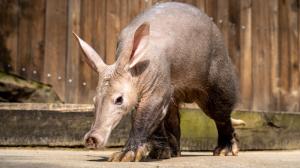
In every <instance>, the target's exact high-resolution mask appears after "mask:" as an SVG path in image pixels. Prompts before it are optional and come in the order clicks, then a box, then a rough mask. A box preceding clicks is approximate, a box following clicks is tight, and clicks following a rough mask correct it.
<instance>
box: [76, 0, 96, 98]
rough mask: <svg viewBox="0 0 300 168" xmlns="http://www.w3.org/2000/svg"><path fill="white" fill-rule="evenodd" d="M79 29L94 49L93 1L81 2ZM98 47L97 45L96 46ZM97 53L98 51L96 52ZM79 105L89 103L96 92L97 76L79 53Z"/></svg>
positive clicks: (94, 22) (83, 37)
mask: <svg viewBox="0 0 300 168" xmlns="http://www.w3.org/2000/svg"><path fill="white" fill-rule="evenodd" d="M81 2H82V3H81V19H80V20H81V21H80V22H81V23H80V24H81V27H80V32H81V33H80V35H81V37H82V39H84V40H85V41H86V42H87V43H89V44H90V45H91V46H92V47H93V48H95V46H96V45H95V43H94V42H93V40H94V39H95V38H97V37H95V32H96V31H95V25H97V24H96V21H95V18H96V16H95V0H93V1H81ZM97 45H99V44H97ZM97 52H98V53H99V51H97ZM79 65H80V68H79V85H78V86H79V95H82V96H80V97H79V99H78V102H79V103H91V102H92V98H93V96H94V92H95V90H96V85H97V78H98V75H97V73H96V72H95V70H93V69H92V68H91V67H90V66H89V65H88V64H87V63H86V61H85V57H84V55H83V52H81V51H80V62H79Z"/></svg>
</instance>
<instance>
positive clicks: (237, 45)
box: [0, 0, 300, 111]
mask: <svg viewBox="0 0 300 168" xmlns="http://www.w3.org/2000/svg"><path fill="white" fill-rule="evenodd" d="M181 2H186V3H190V4H193V5H195V6H197V7H199V8H200V9H202V10H203V11H205V12H206V13H207V14H208V15H209V16H211V17H212V18H213V19H214V21H215V23H216V24H217V25H218V27H219V28H220V29H221V31H222V33H223V35H224V39H225V42H226V45H227V47H228V50H229V53H230V56H231V58H232V60H233V62H234V64H235V66H236V69H237V73H238V75H239V77H240V84H241V86H240V90H241V103H240V105H239V108H243V109H248V110H264V111H279V110H280V111H300V107H299V106H300V105H299V104H300V80H299V78H300V66H299V64H300V35H299V32H300V7H299V6H300V2H299V0H182V1H181ZM155 3H157V1H156V0H0V54H1V55H0V56H1V57H0V66H1V69H4V70H6V71H9V72H11V73H15V74H18V75H21V76H23V77H25V78H27V79H33V80H37V81H41V82H44V83H48V84H51V85H53V87H54V89H55V90H56V92H57V93H58V94H59V96H60V98H61V99H62V100H64V101H65V102H69V103H91V99H92V97H93V95H94V93H95V87H96V85H97V75H96V73H94V72H93V71H92V70H91V68H90V67H88V65H87V64H86V63H85V62H84V60H83V59H82V56H81V55H82V53H80V50H79V47H78V45H77V43H76V42H75V40H74V38H73V37H72V31H74V32H76V33H78V34H79V35H80V36H81V37H82V38H83V39H84V40H86V41H87V42H88V43H90V44H91V45H92V46H93V47H94V48H95V49H96V50H97V51H98V52H99V53H100V54H101V56H102V57H103V59H104V60H105V61H106V62H107V63H109V64H111V63H113V62H114V61H115V55H114V54H115V48H116V40H117V36H118V33H119V32H120V30H121V29H122V28H123V27H125V26H126V25H127V24H128V22H130V20H131V19H132V18H134V17H135V16H136V15H137V14H138V13H139V12H141V11H143V10H145V9H146V8H149V7H150V6H152V5H153V4H155ZM3 42H4V43H3Z"/></svg>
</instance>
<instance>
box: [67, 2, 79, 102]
mask: <svg viewBox="0 0 300 168" xmlns="http://www.w3.org/2000/svg"><path fill="white" fill-rule="evenodd" d="M80 9H81V0H70V1H69V5H68V32H67V40H68V42H67V45H68V47H67V52H68V53H67V60H66V77H65V79H66V81H67V82H66V83H65V87H66V102H74V103H77V102H78V96H77V95H78V94H79V89H80V84H79V71H78V70H79V60H80V52H81V51H80V47H79V45H78V43H77V41H76V40H75V38H74V37H73V35H72V33H73V32H74V33H76V34H80ZM69 80H72V82H69Z"/></svg>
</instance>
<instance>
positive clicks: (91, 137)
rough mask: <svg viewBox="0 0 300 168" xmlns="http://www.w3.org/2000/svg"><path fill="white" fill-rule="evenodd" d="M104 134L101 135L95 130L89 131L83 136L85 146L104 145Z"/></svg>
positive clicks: (95, 146)
mask: <svg viewBox="0 0 300 168" xmlns="http://www.w3.org/2000/svg"><path fill="white" fill-rule="evenodd" d="M104 137H105V135H101V133H99V132H97V131H89V132H88V133H86V134H85V136H84V143H85V146H86V147H87V148H100V147H102V146H104V143H105V138H104Z"/></svg>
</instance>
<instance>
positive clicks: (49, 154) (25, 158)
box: [0, 148, 300, 168]
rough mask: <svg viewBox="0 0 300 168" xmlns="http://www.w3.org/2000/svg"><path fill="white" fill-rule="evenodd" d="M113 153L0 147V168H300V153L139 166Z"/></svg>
mask: <svg viewBox="0 0 300 168" xmlns="http://www.w3.org/2000/svg"><path fill="white" fill-rule="evenodd" d="M113 152H114V151H112V150H108V151H107V150H106V151H90V150H82V149H55V148H54V149H53V148H51V149H49V148H42V149H41V148H38V149H36V148H0V167H1V168H17V167H22V168H39V167H43V168H50V167H51V168H52V167H55V168H61V167H80V168H82V167H86V168H94V167H95V168H96V167H97V168H100V167H108V168H115V167H122V168H123V167H142V168H148V167H149V168H150V167H151V168H152V167H155V168H157V167H199V168H220V167H222V168H227V167H228V168H234V167H239V168H251V167H253V168H258V167H259V168H262V167H263V168H276V167H278V168H286V167H293V168H297V167H299V168H300V150H296V151H255V152H240V155H239V156H238V157H233V156H229V157H213V156H212V154H211V152H183V153H182V154H183V156H182V157H178V158H172V159H167V160H162V161H151V162H141V163H109V162H106V160H107V157H108V156H109V155H110V154H111V153H113Z"/></svg>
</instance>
